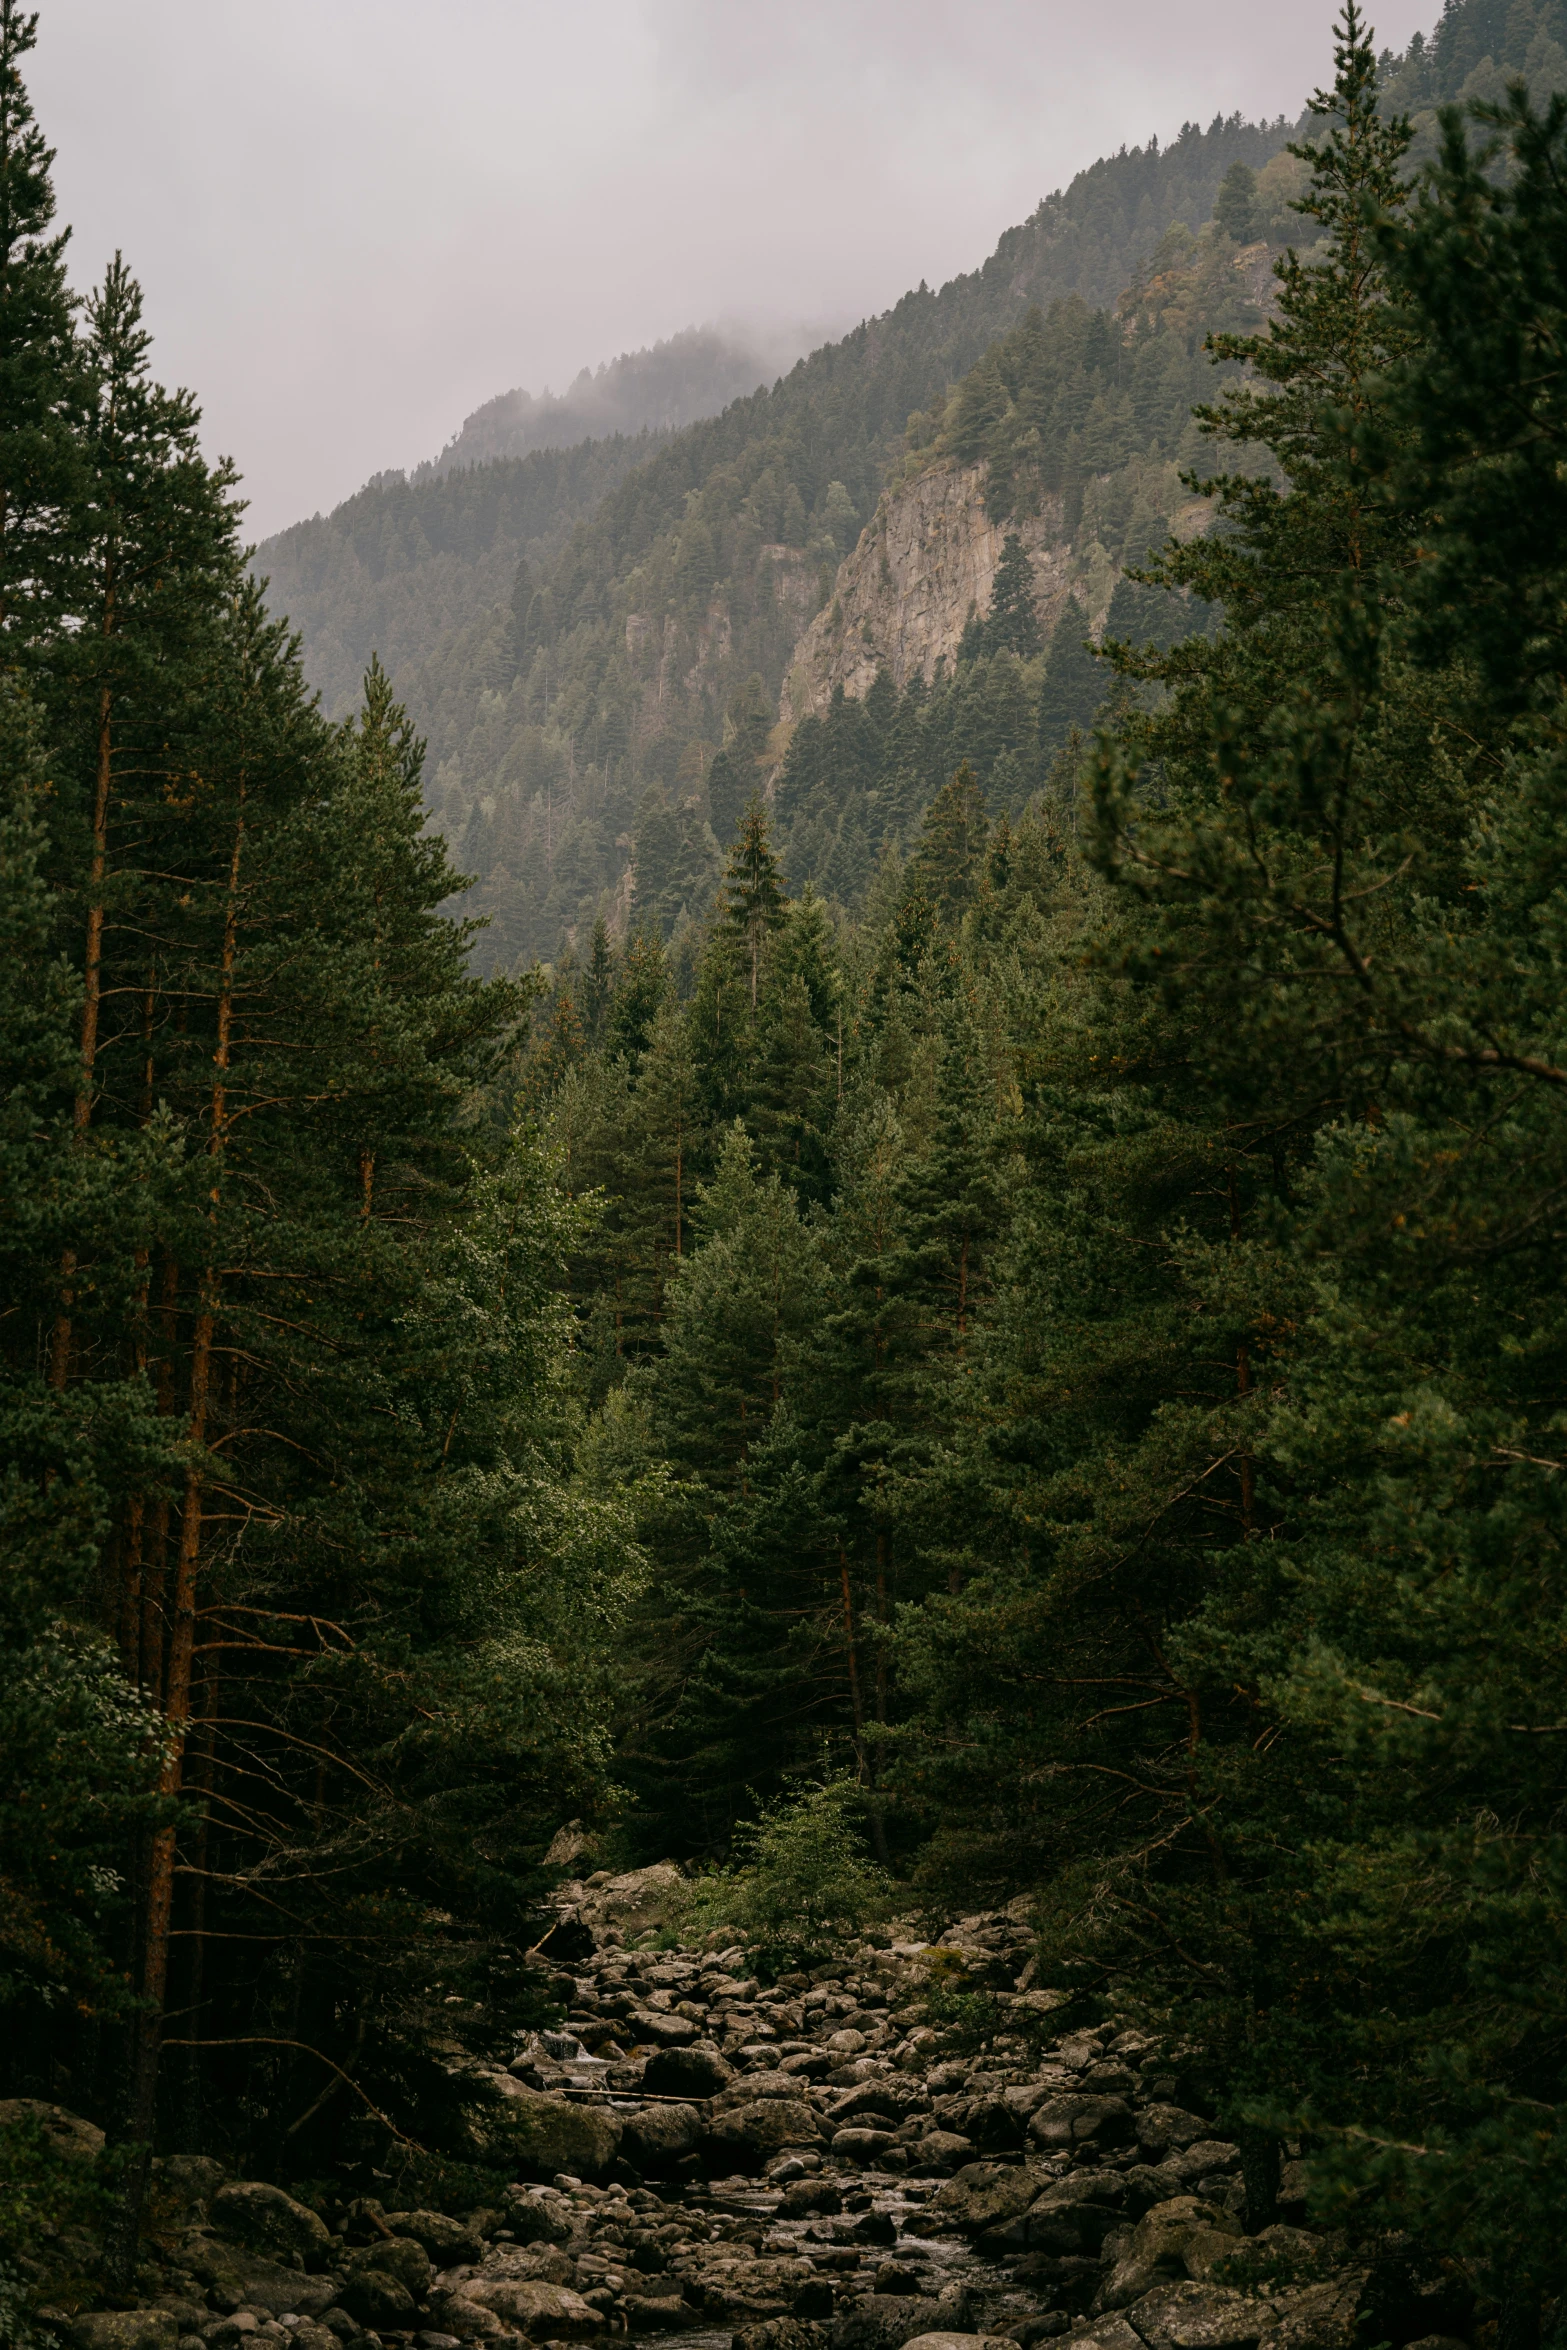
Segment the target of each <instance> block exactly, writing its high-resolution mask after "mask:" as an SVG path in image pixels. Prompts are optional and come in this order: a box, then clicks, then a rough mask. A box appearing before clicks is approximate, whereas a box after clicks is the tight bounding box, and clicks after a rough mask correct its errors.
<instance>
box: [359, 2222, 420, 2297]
mask: <svg viewBox="0 0 1567 2350" xmlns="http://www.w3.org/2000/svg"><path fill="white" fill-rule="evenodd" d="M366 2270H373V2271H374V2272H375V2273H376V2274H377V2275H379V2276H384V2277H395V2278H396V2279H397V2281H398V2283H399V2284H400V2285H401V2286H402V2288H403V2290H404V2292H405V2293H407V2294H409V2295H410V2296H411V2297H412V2299H414V2300H415V2301H422V2300H423V2299H424V2297H425V2295H426V2294H427V2293H428V2292H429V2290H430V2256H429V2254H428V2253H427V2252H426V2250H425V2248H424V2246H423V2245H422V2244H421V2243H419V2242H418V2241H417V2240H416V2239H415V2238H414V2237H412V2236H394V2237H392V2238H391V2240H390V2241H389V2242H388V2241H386V2240H384V2239H383V2241H382V2242H380V2243H379V2244H361V2245H360V2246H359V2247H358V2248H357V2250H355V2251H353V2252H351V2253H350V2254H349V2256H348V2274H349V2276H350V2278H353V2277H356V2276H359V2275H362V2274H363V2273H364V2272H365V2271H366ZM345 2298H346V2296H345Z"/></svg>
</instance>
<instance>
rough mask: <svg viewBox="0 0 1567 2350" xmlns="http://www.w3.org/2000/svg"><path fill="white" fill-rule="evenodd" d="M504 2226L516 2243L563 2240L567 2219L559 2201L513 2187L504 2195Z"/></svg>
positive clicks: (568, 2226)
mask: <svg viewBox="0 0 1567 2350" xmlns="http://www.w3.org/2000/svg"><path fill="white" fill-rule="evenodd" d="M506 2226H507V2228H508V2230H509V2231H510V2233H511V2234H512V2235H513V2236H514V2237H515V2238H516V2240H517V2242H518V2243H519V2244H564V2243H565V2241H566V2239H567V2237H568V2236H569V2235H570V2234H571V2222H570V2220H569V2219H568V2218H567V2217H566V2214H565V2213H564V2212H563V2211H562V2209H561V2207H560V2205H559V2204H558V2203H556V2202H554V2201H553V2200H547V2199H546V2198H545V2197H544V2196H543V2195H530V2194H528V2192H527V2191H526V2189H524V2188H522V2187H514V2188H513V2189H512V2190H511V2193H510V2194H509V2195H508V2196H507V2198H506Z"/></svg>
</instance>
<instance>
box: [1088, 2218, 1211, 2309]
mask: <svg viewBox="0 0 1567 2350" xmlns="http://www.w3.org/2000/svg"><path fill="white" fill-rule="evenodd" d="M1240 2236H1241V2227H1240V2222H1239V2221H1238V2220H1237V2219H1234V2218H1232V2217H1231V2215H1230V2213H1229V2212H1227V2211H1224V2210H1222V2209H1221V2208H1220V2207H1219V2205H1217V2204H1215V2203H1204V2202H1202V2201H1201V2200H1200V2199H1199V2197H1197V2196H1195V2195H1177V2196H1175V2197H1174V2198H1173V2199H1172V2200H1171V2201H1170V2202H1168V2203H1156V2204H1155V2205H1154V2207H1153V2209H1152V2210H1151V2211H1147V2212H1145V2213H1144V2214H1143V2216H1142V2218H1141V2219H1140V2220H1139V2221H1138V2223H1137V2225H1136V2227H1135V2228H1134V2229H1133V2231H1132V2241H1131V2243H1130V2244H1129V2245H1128V2247H1127V2249H1126V2251H1125V2252H1124V2253H1123V2254H1122V2256H1121V2258H1120V2259H1119V2260H1118V2261H1117V2263H1116V2265H1115V2268H1114V2270H1113V2271H1112V2272H1111V2275H1110V2278H1109V2280H1108V2282H1107V2283H1106V2285H1105V2287H1104V2289H1103V2292H1102V2295H1101V2304H1102V2306H1103V2307H1104V2308H1106V2309H1125V2308H1127V2307H1128V2306H1129V2305H1130V2304H1131V2303H1132V2302H1133V2301H1140V2300H1141V2299H1142V2297H1143V2295H1144V2294H1145V2293H1151V2292H1152V2291H1153V2289H1154V2287H1155V2286H1156V2285H1158V2284H1161V2283H1163V2282H1165V2281H1166V2280H1174V2279H1177V2278H1180V2277H1192V2278H1195V2279H1196V2280H1197V2282H1198V2283H1202V2282H1203V2281H1204V2280H1205V2279H1206V2278H1207V2277H1209V2276H1210V2275H1211V2274H1212V2272H1213V2270H1214V2268H1215V2267H1216V2266H1217V2264H1218V2262H1219V2261H1221V2260H1223V2259H1224V2258H1225V2257H1226V2255H1227V2254H1229V2253H1231V2252H1234V2251H1237V2250H1238V2249H1239V2240H1240Z"/></svg>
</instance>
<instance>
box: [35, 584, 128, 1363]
mask: <svg viewBox="0 0 1567 2350" xmlns="http://www.w3.org/2000/svg"><path fill="white" fill-rule="evenodd" d="M113 630H114V591H113V588H112V586H111V588H110V591H109V599H108V604H107V607H106V609H105V614H104V625H103V633H104V635H105V636H110V635H112V634H113ZM112 708H113V703H112V699H111V696H110V692H109V688H108V687H107V686H106V685H104V686H100V687H99V689H98V755H97V775H96V779H95V782H94V787H93V822H92V860H91V863H90V864H89V866H88V868H87V942H86V951H85V954H84V956H83V965H82V1039H81V1055H80V1062H79V1066H78V1072H77V1079H76V1099H75V1102H74V1103H73V1104H72V1109H71V1130H72V1132H73V1133H74V1135H75V1136H76V1139H77V1141H78V1142H82V1141H85V1139H86V1135H87V1129H88V1127H89V1126H90V1125H91V1124H92V1109H93V1084H94V1078H95V1075H96V1072H97V1065H98V1013H99V1009H100V1006H101V1003H102V996H103V890H104V883H105V881H106V879H107V877H108V871H109V786H110V780H111V777H112V775H113V737H112V733H111V729H110V723H109V721H110V714H111V711H112ZM76 1262H77V1260H76V1252H75V1250H74V1249H67V1250H66V1251H65V1252H64V1254H63V1256H62V1257H61V1260H60V1311H59V1313H58V1314H57V1315H56V1317H55V1325H54V1333H53V1336H52V1338H51V1340H50V1345H49V1384H50V1386H51V1387H52V1388H54V1390H55V1391H56V1393H57V1394H58V1393H60V1392H61V1391H62V1390H63V1389H64V1387H65V1384H66V1381H67V1380H68V1378H69V1377H70V1371H71V1308H72V1306H73V1305H74V1304H75V1294H74V1290H73V1283H74V1281H75V1278H76Z"/></svg>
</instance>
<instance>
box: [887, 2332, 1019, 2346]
mask: <svg viewBox="0 0 1567 2350" xmlns="http://www.w3.org/2000/svg"><path fill="white" fill-rule="evenodd" d="M904 2350H1017V2344H1016V2342H1015V2341H1014V2339H1013V2337H1012V2336H1011V2335H1010V2334H916V2335H915V2337H914V2339H913V2341H912V2342H909V2343H906V2344H905V2345H904Z"/></svg>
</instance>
